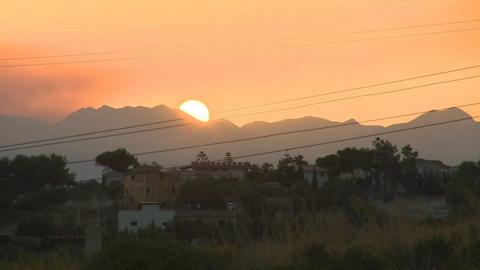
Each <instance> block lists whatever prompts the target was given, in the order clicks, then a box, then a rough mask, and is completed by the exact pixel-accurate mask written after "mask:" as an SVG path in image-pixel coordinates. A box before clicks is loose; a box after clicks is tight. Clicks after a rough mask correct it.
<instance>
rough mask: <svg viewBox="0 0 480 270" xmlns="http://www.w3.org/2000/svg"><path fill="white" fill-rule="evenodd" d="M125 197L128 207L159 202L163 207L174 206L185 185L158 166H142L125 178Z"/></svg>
mask: <svg viewBox="0 0 480 270" xmlns="http://www.w3.org/2000/svg"><path fill="white" fill-rule="evenodd" d="M124 179H125V180H124V195H125V200H126V203H127V206H129V207H136V206H137V205H138V204H139V203H141V202H157V203H159V204H160V205H161V206H162V207H171V206H173V204H174V202H175V200H176V198H177V196H178V193H179V191H180V188H181V186H182V184H183V181H182V179H181V178H179V177H176V176H175V175H173V174H167V173H165V172H163V170H162V167H161V166H158V165H142V166H139V167H137V168H134V169H133V170H132V171H130V172H129V173H127V174H125V177H124Z"/></svg>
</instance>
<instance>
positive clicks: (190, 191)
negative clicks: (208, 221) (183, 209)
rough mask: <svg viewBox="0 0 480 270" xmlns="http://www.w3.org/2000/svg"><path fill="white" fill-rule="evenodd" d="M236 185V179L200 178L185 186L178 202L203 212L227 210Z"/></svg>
mask: <svg viewBox="0 0 480 270" xmlns="http://www.w3.org/2000/svg"><path fill="white" fill-rule="evenodd" d="M236 184H237V182H236V181H235V180H234V179H221V180H216V179H213V178H198V179H196V180H195V181H189V182H187V183H185V184H184V185H183V187H182V189H181V191H180V194H179V197H178V202H179V203H181V204H184V205H190V206H191V207H192V208H197V209H201V210H225V209H226V202H227V201H228V199H229V198H233V197H234V193H235V190H236V186H237V185H236Z"/></svg>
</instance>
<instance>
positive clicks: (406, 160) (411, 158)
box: [400, 144, 419, 194]
mask: <svg viewBox="0 0 480 270" xmlns="http://www.w3.org/2000/svg"><path fill="white" fill-rule="evenodd" d="M401 153H402V160H401V161H400V165H401V168H402V173H403V178H402V180H403V186H404V187H405V188H406V189H407V191H409V192H411V193H413V194H416V193H417V192H418V184H419V183H418V180H419V176H418V173H417V158H418V152H417V151H414V150H413V148H412V147H411V146H410V145H409V144H408V145H405V146H404V147H402V150H401Z"/></svg>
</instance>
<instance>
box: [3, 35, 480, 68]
mask: <svg viewBox="0 0 480 270" xmlns="http://www.w3.org/2000/svg"><path fill="white" fill-rule="evenodd" d="M478 30H480V27H475V28H463V29H456V30H446V31H437V32H427V33H417V34H405V35H393V36H383V37H377V38H363V39H351V40H343V41H327V42H311V43H303V44H291V45H280V46H270V47H258V48H251V49H244V50H230V51H215V52H214V51H210V52H191V53H182V54H172V55H157V56H152V55H150V56H130V57H118V58H103V59H91V60H75V61H73V60H72V61H61V62H44V63H31V64H8V65H0V68H17V67H35V66H57V65H70V64H87V63H105V62H117V61H131V60H149V59H163V58H175V57H184V56H197V55H218V54H230V53H249V52H256V51H266V50H267V51H268V50H277V49H290V48H298V47H310V46H320V45H334V44H348V43H354V42H365V41H376V40H389V39H397V38H408V37H422V36H430V35H440V34H449V33H460V32H469V31H478Z"/></svg>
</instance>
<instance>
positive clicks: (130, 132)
mask: <svg viewBox="0 0 480 270" xmlns="http://www.w3.org/2000/svg"><path fill="white" fill-rule="evenodd" d="M190 125H191V124H189V123H185V124H177V125H171V126H163V127H156V128H149V129H141V130H134V131H128V132H122V133H115V134H109V135H102V136H95V137H88V138H81V139H74V140H68V141H61V142H52V143H44V144H36V145H30V146H22V147H16V148H8V149H2V150H0V153H3V152H10V151H15V150H24V149H33V148H38V147H45V146H52V145H59V144H66V143H73V142H84V141H91V140H98V139H104V138H111V137H119V136H125V135H132V134H138V133H143V132H150V131H156V130H163V129H171V128H178V127H185V126H190Z"/></svg>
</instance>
